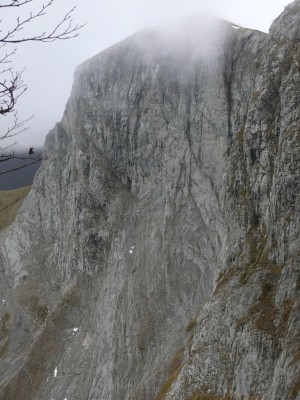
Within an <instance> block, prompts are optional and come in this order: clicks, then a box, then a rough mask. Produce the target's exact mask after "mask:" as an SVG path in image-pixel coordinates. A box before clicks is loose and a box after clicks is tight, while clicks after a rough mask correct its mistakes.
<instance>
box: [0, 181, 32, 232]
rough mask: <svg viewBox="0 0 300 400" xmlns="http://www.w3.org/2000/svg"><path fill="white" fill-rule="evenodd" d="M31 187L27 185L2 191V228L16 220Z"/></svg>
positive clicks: (0, 204) (0, 213)
mask: <svg viewBox="0 0 300 400" xmlns="http://www.w3.org/2000/svg"><path fill="white" fill-rule="evenodd" d="M30 189H31V186H25V187H22V188H20V189H15V190H8V191H0V229H3V228H6V227H7V226H8V225H10V224H11V223H12V222H13V221H14V219H15V218H16V215H17V212H18V210H19V208H20V206H21V204H22V201H23V200H24V198H25V197H26V196H27V194H28V193H29V191H30Z"/></svg>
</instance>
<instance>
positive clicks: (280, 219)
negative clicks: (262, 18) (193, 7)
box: [0, 1, 300, 400]
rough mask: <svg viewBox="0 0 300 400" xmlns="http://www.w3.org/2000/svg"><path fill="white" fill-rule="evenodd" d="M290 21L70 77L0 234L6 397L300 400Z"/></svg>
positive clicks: (127, 56) (174, 42)
mask: <svg viewBox="0 0 300 400" xmlns="http://www.w3.org/2000/svg"><path fill="white" fill-rule="evenodd" d="M299 21H300V3H299V1H295V2H294V3H292V4H291V5H289V6H288V7H287V8H286V10H285V12H284V13H283V14H282V15H281V16H280V17H279V18H278V19H277V20H276V21H275V22H274V23H273V25H272V27H271V29H270V33H269V34H264V33H262V32H257V31H251V30H248V29H244V28H241V27H236V26H233V25H231V24H230V23H227V22H224V21H219V20H214V19H209V18H206V19H201V20H199V19H197V18H196V19H188V20H185V21H183V22H182V24H179V25H178V26H176V27H175V28H174V27H167V28H163V29H160V28H157V29H152V30H145V31H142V32H139V33H137V34H135V35H133V36H132V37H130V38H128V39H126V40H125V41H123V42H121V43H119V44H117V45H115V46H113V47H111V48H109V49H107V50H106V51H104V52H102V53H101V54H99V55H97V56H95V57H93V58H92V59H90V60H88V61H86V62H85V63H84V64H82V65H81V66H80V67H79V68H78V69H77V71H76V74H75V82H74V86H73V89H72V94H71V97H70V99H69V101H68V104H67V106H66V110H65V114H64V117H63V119H62V121H61V122H60V123H58V124H57V125H56V127H55V128H54V129H53V131H51V132H50V133H49V135H48V137H47V140H46V151H45V155H44V161H43V164H42V167H41V169H40V170H39V172H38V174H37V176H36V178H35V181H34V185H33V188H32V190H31V192H30V194H29V197H28V199H27V200H26V201H25V202H24V204H23V206H22V208H21V211H20V213H19V215H18V217H17V221H16V222H15V223H14V224H13V226H12V227H11V228H10V229H9V230H8V231H6V232H5V233H4V234H3V235H2V236H1V243H0V246H1V265H2V266H3V268H2V278H1V283H0V285H1V286H0V287H1V293H2V297H3V299H1V305H0V312H1V325H0V359H1V364H0V376H1V387H0V399H1V400H21V399H22V400H36V399H39V400H46V399H55V400H60V399H61V400H63V399H67V400H82V399H86V400H100V399H101V400H123V399H124V400H125V399H126V400H129V399H130V400H138V399H139V400H140V399H141V400H142V399H147V400H154V399H155V400H162V399H169V400H170V399H182V400H197V399H198V400H199V399H222V398H228V399H229V398H231V399H265V400H273V399H286V400H289V399H293V400H295V399H300V395H299V394H298V392H299V389H300V378H299V376H300V375H299V373H300V363H299V360H300V348H299V338H300V336H299V335H300V331H299V328H300V326H299V325H300V323H299V321H300V320H299V312H300V308H299V290H300V283H299V282H300V278H299V209H300V200H299V187H300V185H299V184H300V182H299V172H300V171H299V145H300V137H299V132H300V131H299V115H300V103H299V88H300V46H299V35H300V27H299Z"/></svg>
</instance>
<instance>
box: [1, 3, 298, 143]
mask: <svg viewBox="0 0 300 400" xmlns="http://www.w3.org/2000/svg"><path fill="white" fill-rule="evenodd" d="M290 2H291V1H286V0H249V1H245V0H54V3H53V6H52V7H51V10H50V11H49V13H48V14H47V15H46V16H45V17H43V18H41V19H40V20H39V21H36V23H35V25H34V26H32V28H31V29H32V30H33V31H35V32H36V33H40V32H41V31H42V30H44V29H45V26H46V27H47V26H49V27H50V26H51V25H55V23H56V22H58V21H59V20H60V18H61V17H62V16H63V15H64V14H65V13H66V12H67V11H68V10H69V9H71V8H72V7H73V6H76V10H75V12H74V20H75V21H76V22H78V23H80V24H83V23H85V24H86V26H85V27H84V28H83V29H82V30H81V33H80V36H79V37H78V38H76V39H72V40H67V41H59V42H58V41H56V42H54V43H48V44H41V43H29V44H21V45H19V46H18V50H17V54H16V56H15V58H14V63H13V66H14V67H17V69H19V70H21V69H23V68H26V69H25V71H24V73H23V77H24V80H25V81H26V83H27V84H28V91H27V92H26V93H25V94H24V95H23V96H22V97H21V98H20V99H19V102H18V107H17V109H18V110H19V114H20V117H21V118H23V119H25V118H27V117H29V116H31V115H33V114H35V117H34V118H33V119H32V120H31V121H30V122H29V123H28V126H29V129H28V131H27V132H25V133H23V134H22V135H19V136H18V137H17V141H18V143H20V144H24V145H25V146H28V147H29V146H36V145H41V144H43V142H44V138H45V136H46V134H47V133H48V131H49V130H50V129H51V128H52V127H53V126H54V124H55V122H57V121H59V120H60V119H61V117H62V115H63V111H64V108H65V104H66V101H67V99H68V97H69V95H70V91H71V86H72V82H73V73H74V70H75V68H76V66H77V65H78V64H80V63H81V62H83V61H84V60H86V59H87V58H89V57H91V56H93V55H95V54H97V53H99V52H100V51H101V50H103V49H105V48H106V47H108V46H111V45H112V44H114V43H116V42H118V41H120V40H122V39H124V38H125V37H127V36H129V35H130V34H132V33H134V32H135V31H137V30H139V29H141V28H144V27H148V26H153V25H154V26H155V25H158V24H163V23H165V22H168V21H172V20H173V19H178V18H180V17H184V16H187V15H191V14H199V13H205V14H211V15H215V16H217V17H221V18H223V19H226V20H229V21H230V22H234V23H236V24H239V25H242V26H245V27H248V28H253V29H258V30H262V31H265V32H268V29H269V26H270V24H271V23H272V21H273V20H274V19H275V18H276V17H277V16H278V15H279V14H280V13H281V12H282V11H283V10H284V7H285V6H286V5H287V4H289V3H290ZM0 3H4V1H1V0H0ZM33 3H34V4H35V5H41V4H43V1H42V0H34V2H33ZM31 8H32V7H30V6H29V5H28V7H27V9H26V8H25V7H24V9H22V14H20V15H21V16H23V15H24V16H26V15H27V14H28V13H29V12H30V9H31ZM3 10H4V11H2V12H1V14H2V15H1V18H2V20H3V21H4V23H5V18H7V19H6V23H7V25H8V22H7V21H8V20H9V21H13V20H14V18H16V16H17V12H18V11H19V13H20V12H21V9H19V10H18V9H17V8H16V14H15V17H14V16H13V15H7V17H6V15H5V9H3ZM25 11H26V12H25ZM24 12H25V14H24ZM4 23H3V24H2V29H3V28H4ZM25 34H26V30H25V29H24V35H25ZM7 123H8V118H3V117H1V119H0V129H1V132H3V130H4V129H5V127H6V126H7Z"/></svg>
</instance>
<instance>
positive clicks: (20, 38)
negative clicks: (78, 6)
mask: <svg viewBox="0 0 300 400" xmlns="http://www.w3.org/2000/svg"><path fill="white" fill-rule="evenodd" d="M38 2H39V1H37V0H7V1H3V2H2V1H1V0H0V11H1V20H0V118H1V117H2V118H3V117H5V116H7V115H9V114H12V115H13V122H12V124H11V125H10V126H8V127H7V129H6V130H5V131H4V132H3V131H2V132H0V163H4V162H6V161H8V160H11V159H12V158H15V159H20V160H28V159H30V160H32V161H30V163H28V161H27V162H26V164H24V165H21V164H20V165H19V166H18V167H14V168H12V169H9V168H8V170H5V169H4V170H3V169H2V171H1V172H0V175H2V174H5V173H8V172H11V171H15V170H16V169H20V168H24V167H26V166H28V165H31V164H34V163H36V162H39V161H40V158H35V157H34V156H33V155H32V154H33V152H32V151H31V152H30V151H29V153H31V154H28V156H24V157H18V156H17V155H15V154H14V151H13V150H12V148H13V146H14V145H15V144H16V143H13V144H9V145H5V143H7V139H9V138H12V137H15V136H17V135H19V134H21V133H22V132H24V131H25V130H26V129H27V128H26V123H27V122H28V120H26V121H20V120H19V118H18V114H17V111H16V110H15V106H16V103H17V101H18V98H19V97H20V96H21V95H22V94H23V93H24V92H25V91H26V89H27V86H26V83H25V82H24V81H23V79H22V71H16V70H15V69H14V68H13V66H12V60H13V56H14V55H15V54H16V51H17V47H18V46H19V45H20V44H22V43H24V42H44V43H47V42H53V41H55V40H66V39H71V38H75V37H77V36H78V34H79V30H80V29H81V27H82V25H81V26H80V25H78V24H74V23H73V19H72V16H73V12H74V9H75V7H73V8H72V9H71V10H70V11H69V12H67V13H66V14H65V15H64V16H63V17H62V18H61V19H60V20H59V21H58V22H56V24H55V25H54V27H53V28H52V29H50V30H49V31H44V32H37V33H35V34H33V35H31V34H28V35H27V34H26V28H27V27H28V26H29V24H30V23H31V22H33V21H35V20H37V19H40V18H43V17H44V16H46V15H47V11H48V9H49V8H50V7H51V6H52V5H53V3H54V0H48V2H43V1H42V2H41V3H40V6H39V8H38V9H37V11H35V12H32V11H31V8H32V7H33V5H34V6H36V5H37V3H38ZM33 3H34V4H33ZM20 10H22V15H25V16H24V17H20V16H19V14H20ZM26 12H27V15H26V14H25V13H26ZM8 13H10V15H8ZM11 14H14V22H13V23H11V24H10V25H9V24H8V23H7V21H6V19H5V15H7V16H9V17H10V18H11V16H12V15H11ZM4 24H5V25H9V26H5V28H4V27H3V25H4ZM2 143H4V145H2Z"/></svg>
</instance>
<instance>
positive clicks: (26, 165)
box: [0, 158, 42, 175]
mask: <svg viewBox="0 0 300 400" xmlns="http://www.w3.org/2000/svg"><path fill="white" fill-rule="evenodd" d="M40 161H42V158H39V159H37V160H34V161H33V162H32V163H30V164H23V165H20V166H18V167H15V168H11V169H8V170H7V171H2V172H0V175H4V174H7V173H9V172H13V171H18V170H19V169H22V168H26V167H29V166H30V165H33V164H36V163H38V162H40Z"/></svg>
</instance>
